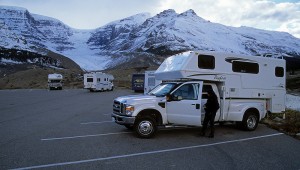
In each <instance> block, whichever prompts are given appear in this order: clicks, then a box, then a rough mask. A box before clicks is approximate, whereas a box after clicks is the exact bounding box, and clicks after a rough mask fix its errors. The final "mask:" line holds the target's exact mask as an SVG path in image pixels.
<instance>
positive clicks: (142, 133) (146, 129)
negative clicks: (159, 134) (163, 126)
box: [134, 117, 157, 138]
mask: <svg viewBox="0 0 300 170" xmlns="http://www.w3.org/2000/svg"><path fill="white" fill-rule="evenodd" d="M134 129H135V132H136V134H137V135H138V137H141V138H151V137H153V136H154V135H155V133H156V130H157V127H156V122H155V120H153V119H152V118H151V117H142V118H139V119H138V120H137V121H136V123H135V126H134Z"/></svg>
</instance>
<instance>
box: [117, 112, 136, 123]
mask: <svg viewBox="0 0 300 170" xmlns="http://www.w3.org/2000/svg"><path fill="white" fill-rule="evenodd" d="M111 117H112V119H113V121H114V122H116V123H117V124H119V125H133V124H134V122H135V117H128V116H120V115H117V114H114V113H112V115H111Z"/></svg>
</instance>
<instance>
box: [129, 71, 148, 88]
mask: <svg viewBox="0 0 300 170" xmlns="http://www.w3.org/2000/svg"><path fill="white" fill-rule="evenodd" d="M144 81H145V74H144V73H134V74H132V76H131V89H132V90H133V91H134V92H143V91H144Z"/></svg>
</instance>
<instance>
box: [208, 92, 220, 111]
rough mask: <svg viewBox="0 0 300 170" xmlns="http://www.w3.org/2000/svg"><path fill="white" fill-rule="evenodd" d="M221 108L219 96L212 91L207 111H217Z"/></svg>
mask: <svg viewBox="0 0 300 170" xmlns="http://www.w3.org/2000/svg"><path fill="white" fill-rule="evenodd" d="M219 108H220V105H219V102H218V98H217V96H216V94H215V93H214V92H211V93H210V95H209V96H208V99H207V102H206V104H205V111H206V112H213V113H215V112H217V111H218V109H219Z"/></svg>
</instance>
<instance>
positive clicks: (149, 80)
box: [144, 70, 161, 94]
mask: <svg viewBox="0 0 300 170" xmlns="http://www.w3.org/2000/svg"><path fill="white" fill-rule="evenodd" d="M154 73H155V70H152V71H145V81H144V94H147V93H149V92H150V91H151V90H152V89H154V87H156V86H157V85H159V84H160V83H161V80H157V79H155V75H154Z"/></svg>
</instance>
